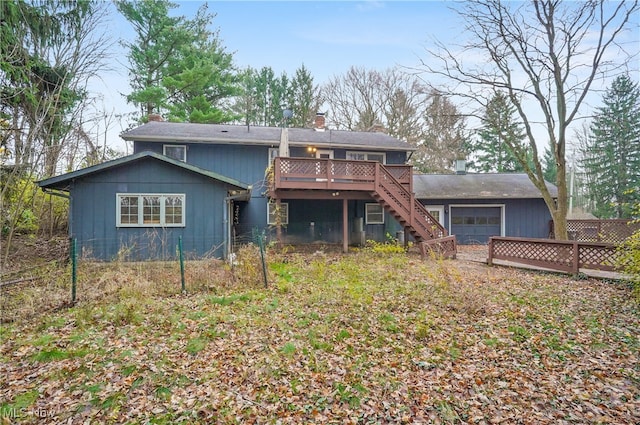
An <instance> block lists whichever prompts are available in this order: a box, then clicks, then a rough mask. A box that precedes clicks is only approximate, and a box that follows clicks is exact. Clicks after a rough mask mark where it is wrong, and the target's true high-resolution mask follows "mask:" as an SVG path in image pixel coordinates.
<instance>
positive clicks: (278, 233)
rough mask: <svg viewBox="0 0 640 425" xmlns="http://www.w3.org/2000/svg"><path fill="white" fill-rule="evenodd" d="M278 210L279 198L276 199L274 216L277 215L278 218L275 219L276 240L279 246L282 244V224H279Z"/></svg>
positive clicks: (279, 206)
mask: <svg viewBox="0 0 640 425" xmlns="http://www.w3.org/2000/svg"><path fill="white" fill-rule="evenodd" d="M280 208H281V205H280V198H276V214H277V215H278V217H277V218H276V239H277V240H278V243H279V244H281V243H282V223H280V221H281V220H280Z"/></svg>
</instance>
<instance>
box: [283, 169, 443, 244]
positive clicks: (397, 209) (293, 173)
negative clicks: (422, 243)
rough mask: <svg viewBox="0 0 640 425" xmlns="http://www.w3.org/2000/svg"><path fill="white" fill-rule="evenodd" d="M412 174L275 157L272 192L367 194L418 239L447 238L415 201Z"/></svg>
mask: <svg viewBox="0 0 640 425" xmlns="http://www.w3.org/2000/svg"><path fill="white" fill-rule="evenodd" d="M412 173H413V172H412V166H410V165H383V164H380V163H379V162H376V161H349V160H342V159H316V158H284V157H278V158H275V160H274V179H273V189H274V190H278V189H320V190H341V191H344V190H354V191H365V192H369V193H370V194H372V196H373V197H374V198H375V199H376V200H378V202H380V203H381V204H382V205H384V206H385V208H387V209H389V210H391V211H392V212H394V215H396V218H398V219H399V220H400V222H401V223H402V224H403V225H404V226H406V227H408V228H409V229H410V231H411V232H412V234H413V235H414V237H416V238H417V240H422V239H437V238H441V237H444V236H446V235H447V231H446V230H445V228H444V227H442V225H441V224H440V223H439V222H438V221H437V220H435V219H434V218H433V217H432V216H431V215H430V214H429V212H428V211H427V210H426V209H425V207H424V206H423V205H422V204H421V203H420V202H419V201H418V200H416V199H415V195H414V193H413V190H412V189H413V183H412V181H413V177H412Z"/></svg>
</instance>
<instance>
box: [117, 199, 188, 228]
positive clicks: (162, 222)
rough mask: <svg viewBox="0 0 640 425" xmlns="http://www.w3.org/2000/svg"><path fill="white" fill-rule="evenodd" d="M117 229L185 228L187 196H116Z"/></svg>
mask: <svg viewBox="0 0 640 425" xmlns="http://www.w3.org/2000/svg"><path fill="white" fill-rule="evenodd" d="M116 200H117V208H116V226H117V227H184V226H185V224H184V223H185V195H184V194H165V193H163V194H157V193H118V194H116Z"/></svg>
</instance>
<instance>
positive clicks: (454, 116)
mask: <svg viewBox="0 0 640 425" xmlns="http://www.w3.org/2000/svg"><path fill="white" fill-rule="evenodd" d="M424 121H425V126H426V130H425V132H424V134H423V138H422V140H421V141H420V142H418V143H417V150H416V151H415V152H414V154H413V156H412V163H413V165H414V166H415V167H416V169H418V170H419V171H421V172H424V173H450V172H452V171H453V166H454V162H455V160H457V159H465V158H466V156H467V151H466V144H465V140H466V127H465V122H464V118H463V116H462V115H461V114H460V113H459V111H458V108H457V107H456V105H455V104H453V103H452V102H451V101H450V100H449V99H448V98H447V97H446V96H444V95H442V94H441V93H438V92H436V91H434V92H432V93H431V102H429V104H428V106H427V109H426V111H425V117H424Z"/></svg>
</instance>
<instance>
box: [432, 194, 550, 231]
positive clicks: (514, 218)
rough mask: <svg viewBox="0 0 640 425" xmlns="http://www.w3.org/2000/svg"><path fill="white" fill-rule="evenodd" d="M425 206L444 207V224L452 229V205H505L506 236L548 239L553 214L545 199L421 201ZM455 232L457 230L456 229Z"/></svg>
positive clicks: (449, 229)
mask: <svg viewBox="0 0 640 425" xmlns="http://www.w3.org/2000/svg"><path fill="white" fill-rule="evenodd" d="M420 202H422V204H423V205H444V211H445V220H444V224H445V227H446V229H447V231H448V232H450V233H452V234H454V233H453V232H452V231H451V228H450V214H451V205H454V206H455V205H496V206H497V205H504V220H505V223H504V225H505V226H504V227H505V236H513V237H522V238H547V237H548V236H549V220H551V214H550V213H549V210H548V208H547V206H546V204H545V203H544V200H543V199H500V198H496V199H428V200H425V199H421V200H420ZM454 230H455V229H454Z"/></svg>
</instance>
